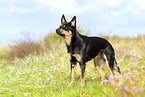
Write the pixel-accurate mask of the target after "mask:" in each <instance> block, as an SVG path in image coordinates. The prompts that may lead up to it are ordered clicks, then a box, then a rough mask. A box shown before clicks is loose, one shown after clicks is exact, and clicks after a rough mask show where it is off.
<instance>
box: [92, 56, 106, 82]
mask: <svg viewBox="0 0 145 97" xmlns="http://www.w3.org/2000/svg"><path fill="white" fill-rule="evenodd" d="M94 63H95V67H96V69H97V70H98V72H99V73H100V74H101V79H102V81H101V85H103V82H104V79H105V72H104V71H103V67H104V63H105V61H104V59H103V56H102V54H100V55H98V56H97V57H96V58H95V60H94Z"/></svg>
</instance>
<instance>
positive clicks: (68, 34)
mask: <svg viewBox="0 0 145 97" xmlns="http://www.w3.org/2000/svg"><path fill="white" fill-rule="evenodd" d="M60 31H61V32H62V34H65V36H63V38H64V41H65V43H66V44H67V45H70V43H71V37H72V32H71V31H70V30H69V31H65V30H63V29H60Z"/></svg>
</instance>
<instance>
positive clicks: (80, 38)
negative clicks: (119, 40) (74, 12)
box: [56, 15, 121, 86]
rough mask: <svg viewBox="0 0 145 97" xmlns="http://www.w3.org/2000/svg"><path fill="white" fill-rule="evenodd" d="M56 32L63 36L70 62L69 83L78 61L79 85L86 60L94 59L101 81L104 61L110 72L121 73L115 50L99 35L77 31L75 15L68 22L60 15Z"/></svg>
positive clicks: (73, 79) (82, 84)
mask: <svg viewBox="0 0 145 97" xmlns="http://www.w3.org/2000/svg"><path fill="white" fill-rule="evenodd" d="M56 33H57V34H58V35H60V36H62V37H63V38H64V41H65V44H66V46H67V52H68V56H69V59H70V63H71V74H72V75H71V83H70V85H71V84H72V83H74V81H75V67H76V63H77V62H78V63H79V65H80V68H81V86H84V85H85V67H86V62H88V61H90V60H91V59H94V64H95V67H96V68H97V70H98V71H99V73H100V74H101V78H102V82H101V85H102V84H103V81H104V79H105V72H104V71H103V64H104V62H105V61H106V62H107V65H108V67H109V70H110V73H112V74H113V73H114V72H113V71H114V70H116V71H117V72H119V73H121V71H120V68H119V66H118V65H117V62H116V60H115V52H114V49H113V47H112V45H111V44H110V43H109V42H108V41H107V40H105V39H104V38H100V37H88V36H84V35H81V34H80V33H78V31H77V29H76V16H74V17H73V18H72V20H71V21H70V22H67V21H66V19H65V16H64V15H62V18H61V25H60V27H59V28H58V29H56Z"/></svg>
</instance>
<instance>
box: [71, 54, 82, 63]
mask: <svg viewBox="0 0 145 97" xmlns="http://www.w3.org/2000/svg"><path fill="white" fill-rule="evenodd" d="M72 56H74V57H75V58H76V59H77V60H78V61H79V62H80V61H81V55H80V54H73V55H72Z"/></svg>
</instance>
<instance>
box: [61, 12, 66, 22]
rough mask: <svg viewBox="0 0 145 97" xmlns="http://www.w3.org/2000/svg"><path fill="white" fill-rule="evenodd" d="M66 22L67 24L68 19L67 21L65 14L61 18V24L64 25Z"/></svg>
mask: <svg viewBox="0 0 145 97" xmlns="http://www.w3.org/2000/svg"><path fill="white" fill-rule="evenodd" d="M64 22H66V19H65V16H64V14H63V15H62V17H61V24H63V23H64Z"/></svg>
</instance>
